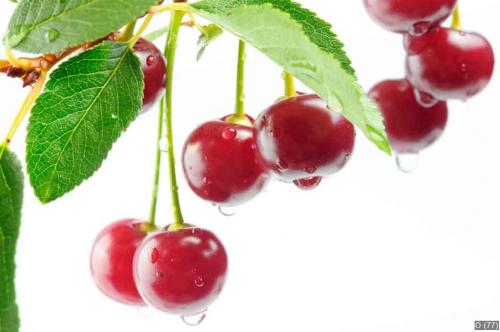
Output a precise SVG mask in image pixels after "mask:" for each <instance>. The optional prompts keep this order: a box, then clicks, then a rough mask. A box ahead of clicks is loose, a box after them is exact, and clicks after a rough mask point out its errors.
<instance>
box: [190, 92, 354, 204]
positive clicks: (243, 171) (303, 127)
mask: <svg viewBox="0 0 500 332" xmlns="http://www.w3.org/2000/svg"><path fill="white" fill-rule="evenodd" d="M354 140H355V131H354V127H353V125H352V124H351V123H350V122H349V121H347V120H346V119H345V118H344V117H343V116H342V115H341V114H340V113H338V112H332V110H330V109H329V108H328V106H327V104H326V103H325V102H324V101H323V100H321V99H320V98H319V97H318V96H316V95H311V94H309V95H306V94H298V95H296V96H293V97H289V98H284V99H281V100H279V101H277V102H276V103H275V104H273V105H272V106H270V107H269V108H267V109H266V110H265V111H264V112H262V113H261V114H260V115H259V116H258V117H257V119H256V120H255V121H254V120H253V119H252V118H250V117H249V116H245V118H243V119H237V118H235V116H226V117H223V118H221V119H219V120H213V121H209V122H206V123H204V124H202V125H201V126H199V127H198V128H196V129H195V130H194V131H193V132H192V133H191V135H190V136H189V137H188V139H187V141H186V143H185V145H184V150H183V154H182V165H183V169H184V174H185V176H186V179H187V182H188V184H189V186H190V187H191V189H192V190H193V191H194V193H196V194H197V195H198V196H199V197H201V198H202V199H204V200H207V201H209V202H212V203H213V204H215V205H219V206H223V207H226V206H231V207H232V206H236V205H239V204H241V203H243V202H246V201H248V200H250V199H251V198H253V197H255V196H256V195H257V194H258V193H259V192H261V190H262V189H263V187H264V186H265V184H266V182H267V181H268V179H269V175H271V177H272V178H275V179H278V180H281V181H285V182H294V183H295V185H297V186H298V187H299V188H301V189H304V190H309V189H313V188H315V187H316V186H317V185H318V184H319V183H320V182H321V179H322V178H323V177H324V176H328V175H332V174H334V173H336V172H337V171H339V170H340V169H341V168H342V167H343V166H344V165H345V164H346V163H347V161H348V160H349V157H350V155H351V154H352V151H353V148H354Z"/></svg>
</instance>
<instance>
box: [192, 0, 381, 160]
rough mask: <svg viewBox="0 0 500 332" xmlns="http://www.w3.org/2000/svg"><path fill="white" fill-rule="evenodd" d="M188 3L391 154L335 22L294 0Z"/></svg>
mask: <svg viewBox="0 0 500 332" xmlns="http://www.w3.org/2000/svg"><path fill="white" fill-rule="evenodd" d="M189 6H190V7H191V8H192V9H193V11H194V12H195V13H196V14H198V15H200V16H202V17H204V18H206V19H208V20H210V21H212V22H214V23H216V24H218V25H220V26H222V27H223V28H224V29H226V30H228V31H230V32H232V33H234V34H235V35H236V36H237V37H238V38H240V39H242V40H244V41H246V42H247V43H249V44H251V45H253V46H254V47H255V48H257V49H258V50H260V51H261V52H262V53H264V54H265V55H267V56H268V57H269V58H271V59H272V60H274V61H275V62H276V63H277V64H278V65H280V66H281V67H283V68H284V70H286V71H287V72H289V73H291V74H292V75H293V76H295V77H297V78H298V79H299V80H301V81H302V82H303V83H304V84H305V85H307V86H308V87H309V88H311V89H312V90H314V91H315V92H316V93H317V94H318V95H319V96H320V97H321V98H323V99H324V100H325V101H327V102H328V105H329V106H330V107H331V108H332V109H333V110H339V111H341V112H342V113H343V114H344V115H345V116H346V117H347V118H348V119H349V120H350V121H351V122H352V123H353V124H355V125H356V126H357V127H359V128H360V129H361V130H362V131H363V132H364V133H365V135H366V136H367V137H368V138H369V139H370V140H372V141H373V142H374V143H375V144H376V145H377V146H378V147H379V148H380V149H382V150H383V151H386V152H387V153H390V147H389V143H388V141H387V136H386V134H385V130H384V125H383V120H382V115H381V114H380V112H379V111H378V109H377V107H376V106H375V105H374V104H373V102H372V101H371V100H370V99H369V98H368V96H367V95H366V94H365V93H364V91H363V90H362V89H361V87H360V85H359V83H358V81H357V78H356V76H355V73H354V69H353V68H352V67H351V62H350V60H349V58H348V57H347V55H346V53H345V52H344V50H343V44H342V42H340V41H339V40H338V38H337V36H336V35H335V34H334V33H333V32H332V30H331V25H330V24H328V23H327V22H325V21H323V20H321V19H320V18H318V17H317V16H316V14H314V13H313V12H311V11H309V10H307V9H305V8H303V7H301V6H300V5H299V4H297V3H294V2H291V1H289V0H202V1H199V2H195V3H191V4H189Z"/></svg>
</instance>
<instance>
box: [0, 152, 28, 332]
mask: <svg viewBox="0 0 500 332" xmlns="http://www.w3.org/2000/svg"><path fill="white" fill-rule="evenodd" d="M23 186H24V179H23V173H22V170H21V163H20V162H19V160H18V159H17V157H16V156H15V154H14V153H12V152H10V151H9V150H7V149H6V148H5V146H3V147H0V332H17V331H18V330H19V315H18V309H17V304H16V289H15V284H14V281H15V270H16V263H15V255H16V245H17V239H18V237H19V227H20V225H21V207H22V204H23Z"/></svg>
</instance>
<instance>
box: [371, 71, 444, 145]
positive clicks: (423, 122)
mask: <svg viewBox="0 0 500 332" xmlns="http://www.w3.org/2000/svg"><path fill="white" fill-rule="evenodd" d="M369 95H370V97H371V98H372V99H373V100H374V101H375V103H376V104H378V106H379V108H380V111H381V112H382V115H383V116H384V123H385V128H386V132H387V136H388V138H389V142H390V144H391V147H392V148H393V150H394V151H395V152H397V153H418V152H419V151H421V150H422V149H424V148H426V147H428V146H429V145H431V144H432V143H434V142H435V141H436V140H437V139H438V138H439V137H440V136H441V134H442V133H443V131H444V129H445V127H446V122H447V120H448V107H447V105H446V103H445V102H438V103H437V104H436V105H434V106H433V107H430V108H427V107H423V106H421V105H420V104H419V103H418V102H417V100H416V99H415V95H414V93H413V87H412V86H411V85H410V83H409V82H408V81H407V80H388V81H383V82H380V83H378V84H377V85H375V86H374V87H373V88H372V89H371V90H370V92H369Z"/></svg>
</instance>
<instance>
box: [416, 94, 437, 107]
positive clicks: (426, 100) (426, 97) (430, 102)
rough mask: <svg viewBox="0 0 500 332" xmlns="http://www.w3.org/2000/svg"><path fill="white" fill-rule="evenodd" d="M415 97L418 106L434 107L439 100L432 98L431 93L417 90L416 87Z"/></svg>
mask: <svg viewBox="0 0 500 332" xmlns="http://www.w3.org/2000/svg"><path fill="white" fill-rule="evenodd" d="M415 99H416V100H417V103H419V104H420V106H422V107H425V108H431V107H434V106H436V104H437V103H438V102H439V100H437V99H436V98H434V97H433V96H432V95H430V94H428V93H426V92H422V91H418V90H417V89H415Z"/></svg>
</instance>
